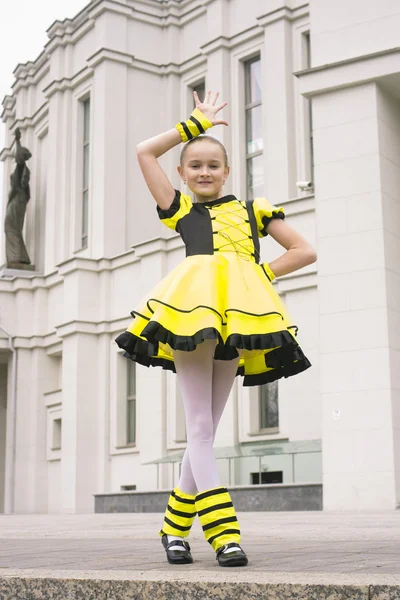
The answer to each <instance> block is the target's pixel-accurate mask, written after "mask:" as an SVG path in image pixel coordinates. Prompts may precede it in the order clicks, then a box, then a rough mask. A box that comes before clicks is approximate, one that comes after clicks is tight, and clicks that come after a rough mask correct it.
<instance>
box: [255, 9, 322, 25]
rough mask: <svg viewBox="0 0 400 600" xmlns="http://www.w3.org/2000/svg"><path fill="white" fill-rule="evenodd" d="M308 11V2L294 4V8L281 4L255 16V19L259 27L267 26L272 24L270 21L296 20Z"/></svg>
mask: <svg viewBox="0 0 400 600" xmlns="http://www.w3.org/2000/svg"><path fill="white" fill-rule="evenodd" d="M309 12H310V10H309V4H308V3H305V4H302V5H301V6H296V8H291V7H290V6H281V7H279V8H276V9H274V10H271V11H269V12H266V13H265V14H264V15H261V16H260V17H257V21H258V24H259V25H260V27H268V25H272V23H276V22H277V21H282V20H285V21H297V19H301V18H303V17H305V16H308V15H309Z"/></svg>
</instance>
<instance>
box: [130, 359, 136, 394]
mask: <svg viewBox="0 0 400 600" xmlns="http://www.w3.org/2000/svg"><path fill="white" fill-rule="evenodd" d="M128 396H136V364H135V363H134V362H132V361H129V362H128Z"/></svg>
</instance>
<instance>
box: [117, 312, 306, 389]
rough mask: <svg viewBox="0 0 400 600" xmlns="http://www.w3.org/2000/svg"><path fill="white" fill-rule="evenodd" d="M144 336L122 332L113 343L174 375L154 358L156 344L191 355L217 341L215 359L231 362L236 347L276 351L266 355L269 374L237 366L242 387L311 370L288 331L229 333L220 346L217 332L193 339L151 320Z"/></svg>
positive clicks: (199, 334) (139, 360)
mask: <svg viewBox="0 0 400 600" xmlns="http://www.w3.org/2000/svg"><path fill="white" fill-rule="evenodd" d="M142 335H143V336H145V337H147V341H146V340H142V339H141V338H138V337H136V336H135V335H133V334H132V333H130V332H129V331H124V332H123V333H122V334H121V335H119V336H118V337H117V338H116V340H115V341H116V343H117V344H118V346H119V347H120V348H122V349H123V350H125V352H124V356H125V357H126V358H129V359H131V360H133V361H135V362H137V363H139V364H141V365H143V366H145V367H162V368H163V369H165V370H168V371H172V372H173V373H175V372H176V370H175V365H174V361H173V360H168V359H165V358H157V357H155V356H156V355H157V354H158V348H159V343H163V344H168V345H169V346H170V347H171V348H172V349H173V350H183V351H185V352H192V351H193V350H195V349H196V347H197V346H198V345H199V344H201V343H202V342H203V341H204V340H206V339H217V340H218V343H217V346H216V348H215V353H214V358H215V360H232V359H234V358H236V357H237V356H238V352H237V348H239V349H245V350H268V349H270V348H275V350H272V351H271V352H268V354H266V355H265V364H266V366H267V367H268V368H269V369H273V370H271V371H267V372H265V373H260V374H258V375H245V373H244V367H239V369H238V371H237V373H236V375H241V376H242V377H244V382H243V385H244V386H254V385H263V384H266V383H271V382H272V381H276V380H277V379H281V378H282V377H290V376H291V375H296V374H297V373H301V372H302V371H305V370H306V369H308V368H309V367H311V363H310V361H309V360H308V358H307V357H306V356H305V355H304V353H303V351H302V350H301V348H300V346H299V345H298V344H297V342H296V340H294V339H293V336H292V335H291V334H290V333H289V332H288V331H285V330H284V331H278V332H275V333H266V334H253V335H240V334H232V335H231V336H229V338H228V339H227V341H226V343H225V344H223V343H222V339H221V336H220V334H219V332H218V331H217V330H216V329H214V328H212V327H208V328H206V329H202V330H200V331H198V332H197V333H196V334H195V335H194V336H177V335H175V334H173V333H172V332H171V331H169V330H168V329H165V327H163V326H162V325H160V323H157V322H155V321H151V322H149V323H148V325H147V326H146V327H145V329H144V331H143V334H142Z"/></svg>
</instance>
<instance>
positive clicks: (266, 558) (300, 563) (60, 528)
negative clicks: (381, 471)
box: [0, 511, 400, 600]
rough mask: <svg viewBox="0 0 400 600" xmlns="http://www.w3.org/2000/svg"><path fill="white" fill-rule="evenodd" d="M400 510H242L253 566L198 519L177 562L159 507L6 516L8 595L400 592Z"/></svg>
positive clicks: (201, 598) (377, 595)
mask: <svg viewBox="0 0 400 600" xmlns="http://www.w3.org/2000/svg"><path fill="white" fill-rule="evenodd" d="M399 517H400V513H399V511H391V512H390V511H387V512H364V513H363V512H343V513H339V512H338V513H329V512H323V511H314V512H311V511H309V512H275V513H272V512H242V513H238V519H239V523H240V528H241V533H242V540H241V544H242V546H243V549H244V550H245V552H246V553H247V555H248V557H249V564H248V566H247V567H242V568H236V569H228V568H222V567H219V565H218V563H217V561H216V560H215V553H214V551H213V550H212V548H211V547H210V546H209V544H207V543H206V541H205V539H204V535H203V532H202V530H201V527H200V524H199V521H198V519H196V520H195V522H194V524H193V527H192V531H191V532H190V536H189V541H190V545H191V548H192V554H193V558H194V562H193V564H190V565H183V566H181V567H177V566H173V565H169V564H168V563H167V561H166V557H165V551H164V549H163V547H162V545H161V541H160V537H159V536H158V535H157V532H158V530H159V528H160V526H161V525H162V520H163V517H162V515H160V514H157V513H156V514H151V513H148V514H146V515H143V514H141V513H137V514H86V515H83V514H81V515H12V516H8V515H0V600H53V599H54V600H55V599H57V600H81V599H84V600H102V599H103V598H104V600H105V599H107V600H120V599H121V600H125V599H126V600H170V599H171V600H207V599H210V600H239V599H240V600H259V599H260V600H399V599H400V544H399V539H400V518H399Z"/></svg>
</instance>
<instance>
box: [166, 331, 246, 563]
mask: <svg viewBox="0 0 400 600" xmlns="http://www.w3.org/2000/svg"><path fill="white" fill-rule="evenodd" d="M215 345H216V340H205V341H204V342H202V343H201V344H199V345H198V346H197V348H196V350H194V351H193V352H182V351H180V350H175V351H174V362H175V367H176V374H177V377H178V382H179V386H180V390H181V394H182V398H183V405H184V409H185V419H186V435H187V445H186V451H185V454H184V456H183V461H182V471H181V476H180V479H179V483H178V488H179V489H180V490H181V491H182V492H184V493H185V494H191V495H193V496H194V495H195V494H197V493H198V492H201V491H204V490H209V489H212V488H215V487H218V486H219V485H220V481H219V475H218V470H217V461H216V459H215V455H214V452H213V443H214V438H215V433H216V431H217V426H218V423H219V421H220V419H221V416H222V413H223V411H224V408H225V405H226V402H227V400H228V397H229V393H230V391H231V388H232V384H233V381H234V379H235V375H236V371H237V368H238V364H239V357H238V358H236V359H234V360H229V361H225V360H214V350H215ZM239 352H240V351H239ZM182 539H183V538H180V537H178V536H171V535H169V536H168V541H169V542H171V541H173V540H182ZM182 549H183V548H182V547H181V546H173V547H171V550H182ZM234 550H235V548H228V549H227V550H226V551H225V552H231V551H234Z"/></svg>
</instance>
